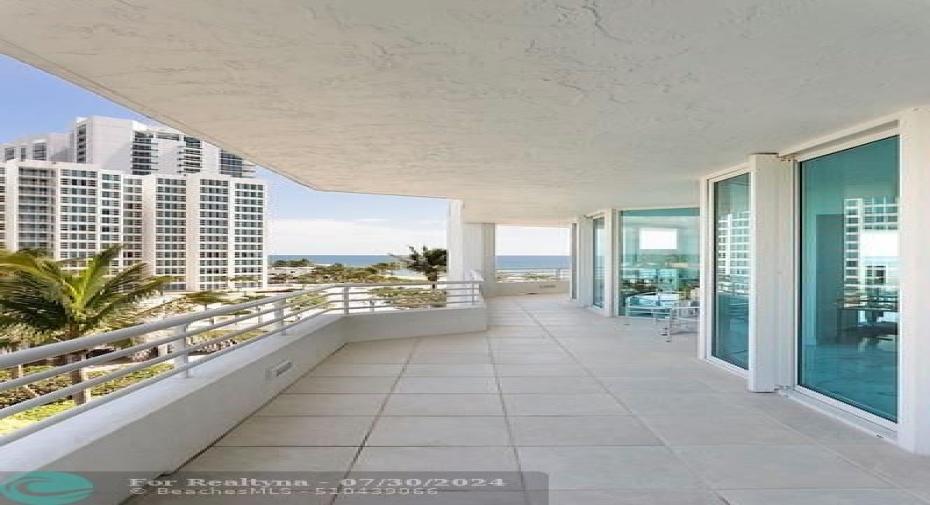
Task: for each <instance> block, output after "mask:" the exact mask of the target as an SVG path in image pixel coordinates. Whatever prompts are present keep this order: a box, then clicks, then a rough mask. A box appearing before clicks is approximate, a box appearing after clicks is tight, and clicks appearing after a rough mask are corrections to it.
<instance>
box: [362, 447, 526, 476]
mask: <svg viewBox="0 0 930 505" xmlns="http://www.w3.org/2000/svg"><path fill="white" fill-rule="evenodd" d="M352 470H353V471H360V472H385V471H390V472H462V471H466V472H467V471H472V472H474V471H481V472H514V471H516V470H517V460H516V457H515V456H514V452H513V449H512V448H510V447H365V448H364V449H362V452H361V454H359V457H358V460H357V461H356V463H355V465H354V466H353V467H352Z"/></svg>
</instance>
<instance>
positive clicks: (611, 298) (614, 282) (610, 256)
mask: <svg viewBox="0 0 930 505" xmlns="http://www.w3.org/2000/svg"><path fill="white" fill-rule="evenodd" d="M619 221H620V220H619V219H618V215H617V211H616V210H614V209H607V210H605V211H604V231H605V232H606V233H607V254H606V258H604V261H605V263H606V264H605V265H604V310H602V311H601V313H602V314H603V315H605V316H607V317H610V316H613V315H614V313H615V311H616V308H617V297H618V296H619V289H618V288H619V286H620V269H619V268H617V266H618V265H619V264H620V262H619V258H620V224H619Z"/></svg>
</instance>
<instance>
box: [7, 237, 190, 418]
mask: <svg viewBox="0 0 930 505" xmlns="http://www.w3.org/2000/svg"><path fill="white" fill-rule="evenodd" d="M121 249H122V247H121V246H111V247H108V248H106V249H104V250H103V251H101V252H100V253H98V254H96V255H94V256H92V257H90V258H88V259H87V260H64V261H56V260H54V259H52V258H49V257H47V256H38V255H36V254H35V253H31V252H24V251H19V252H15V253H10V254H6V255H4V256H2V257H0V270H2V271H4V272H6V275H3V276H0V333H2V334H10V335H17V339H18V340H19V341H20V342H28V343H29V344H30V345H43V344H49V343H54V342H65V341H69V340H76V339H79V338H81V337H85V336H87V335H90V334H92V333H98V332H102V331H108V330H110V329H113V328H117V327H120V326H122V325H123V321H126V320H133V319H135V318H136V316H137V314H138V313H139V312H140V311H142V310H143V309H142V308H141V306H140V304H141V302H142V301H144V300H146V299H148V298H151V297H152V296H155V295H156V294H158V293H160V292H161V290H162V288H164V286H165V285H167V284H168V283H170V282H171V278H170V277H153V276H150V275H148V273H147V268H148V267H147V265H145V264H144V263H137V264H135V265H132V266H130V267H128V268H125V269H123V270H120V271H112V269H111V265H112V264H113V262H114V260H116V259H117V258H118V257H119V254H120V251H121ZM77 261H84V264H83V265H81V266H79V267H78V268H74V267H75V263H76V262H77ZM86 353H87V351H86V350H82V351H78V352H74V353H70V354H66V355H64V356H62V360H63V362H64V363H77V362H79V361H82V360H83V359H85V357H86ZM70 378H71V383H72V384H74V385H77V384H80V383H82V382H84V381H85V380H87V370H86V369H85V368H79V369H77V370H75V371H73V372H71V377H70ZM90 396H91V392H90V390H89V389H86V390H83V391H80V392H78V393H76V394H75V395H74V396H73V397H72V398H73V400H74V402H75V403H76V404H78V405H80V404H83V403H86V402H87V401H88V400H90Z"/></svg>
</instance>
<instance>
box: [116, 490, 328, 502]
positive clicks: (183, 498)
mask: <svg viewBox="0 0 930 505" xmlns="http://www.w3.org/2000/svg"><path fill="white" fill-rule="evenodd" d="M227 489H229V488H227ZM330 503H332V501H331V498H330V497H327V496H315V495H311V494H306V495H304V494H287V495H285V494H271V493H268V494H265V495H263V496H262V501H261V504H262V505H329V504H330ZM126 505H256V501H255V496H254V495H252V496H250V495H249V494H247V493H246V494H242V495H217V496H209V495H206V496H204V495H199V494H192V495H168V494H164V495H150V496H145V497H142V498H139V499H134V500H132V501H130V502H126Z"/></svg>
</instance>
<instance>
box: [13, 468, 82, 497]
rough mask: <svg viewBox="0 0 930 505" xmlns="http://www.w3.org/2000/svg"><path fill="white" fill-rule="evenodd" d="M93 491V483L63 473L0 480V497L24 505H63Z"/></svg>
mask: <svg viewBox="0 0 930 505" xmlns="http://www.w3.org/2000/svg"><path fill="white" fill-rule="evenodd" d="M93 492H94V483H93V482H91V481H89V480H87V479H86V478H84V477H81V476H80V475H76V474H73V473H64V472H29V473H24V474H22V475H17V476H15V477H11V478H9V479H6V480H3V481H0V496H4V497H6V498H7V499H10V500H12V501H14V502H17V503H24V504H26V505H67V504H68V503H75V502H79V501H81V500H83V499H85V498H87V497H89V496H90V495H91V494H92V493H93Z"/></svg>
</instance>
